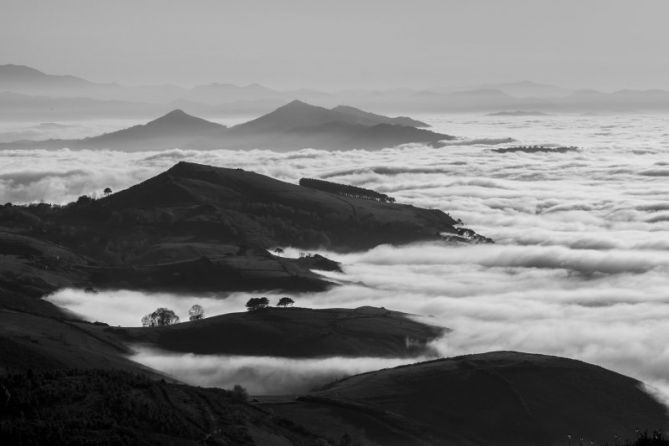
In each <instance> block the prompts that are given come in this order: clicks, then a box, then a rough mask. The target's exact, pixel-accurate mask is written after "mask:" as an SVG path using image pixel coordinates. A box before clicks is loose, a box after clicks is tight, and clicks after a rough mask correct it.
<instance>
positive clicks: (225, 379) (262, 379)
mask: <svg viewBox="0 0 669 446" xmlns="http://www.w3.org/2000/svg"><path fill="white" fill-rule="evenodd" d="M136 352H137V353H136V354H135V355H134V356H132V359H134V360H135V361H138V362H141V363H142V364H145V365H147V366H149V367H153V368H155V369H157V370H161V371H163V372H165V373H168V374H169V375H171V376H174V377H176V378H178V379H179V380H182V381H183V382H186V383H188V384H191V385H196V386H213V387H223V388H228V389H230V388H232V387H234V386H235V385H236V384H239V385H241V386H243V387H244V388H245V389H246V390H247V391H248V392H249V393H251V394H253V395H288V394H300V393H305V392H308V391H310V390H312V389H314V388H317V387H320V386H323V385H325V384H328V383H330V382H332V381H336V380H338V379H341V378H345V377H347V376H350V375H354V374H358V373H364V372H369V371H372V370H379V369H383V368H388V367H395V366H398V365H402V364H408V363H412V362H418V361H421V360H424V359H425V358H415V359H406V358H402V359H399V358H398V359H388V358H342V357H331V358H315V359H292V358H277V357H270V356H222V355H194V354H173V353H166V352H161V351H159V350H152V349H147V348H141V347H136Z"/></svg>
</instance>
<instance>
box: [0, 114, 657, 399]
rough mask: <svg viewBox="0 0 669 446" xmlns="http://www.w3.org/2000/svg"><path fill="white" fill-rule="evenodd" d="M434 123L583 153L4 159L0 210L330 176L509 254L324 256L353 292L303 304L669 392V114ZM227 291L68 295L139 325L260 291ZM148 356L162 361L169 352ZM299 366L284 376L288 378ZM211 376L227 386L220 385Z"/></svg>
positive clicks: (457, 350)
mask: <svg viewBox="0 0 669 446" xmlns="http://www.w3.org/2000/svg"><path fill="white" fill-rule="evenodd" d="M421 118H422V117H421ZM428 120H429V119H428ZM430 122H432V123H434V124H435V126H436V130H438V131H444V132H446V133H451V134H458V135H462V136H463V137H464V138H467V139H468V140H470V141H471V140H475V139H479V138H486V139H498V138H506V137H513V138H515V139H517V140H518V141H519V143H521V144H541V143H559V144H564V145H577V146H580V147H581V149H582V150H581V151H580V152H572V153H535V154H529V153H522V152H519V153H504V154H502V153H496V152H493V151H491V150H490V147H489V146H487V145H484V144H476V143H474V144H472V143H467V142H466V141H465V140H463V142H462V143H461V144H459V145H457V144H456V145H451V146H449V147H446V148H442V149H429V148H425V147H417V146H407V147H402V148H396V149H387V150H382V151H378V152H367V151H350V152H333V153H331V152H322V151H315V150H301V151H297V152H292V153H284V154H279V153H274V152H271V151H250V152H236V151H213V152H201V151H183V150H171V151H165V152H161V153H135V154H122V153H114V152H86V151H84V152H76V153H75V152H69V151H57V152H49V153H47V152H38V151H32V152H31V151H27V152H5V153H0V161H2V162H3V163H2V164H0V166H2V167H0V201H2V200H4V201H10V200H17V201H31V200H40V199H44V200H47V201H49V200H59V201H60V200H66V199H72V198H74V197H76V195H77V194H80V193H86V192H89V191H93V190H101V189H102V188H103V187H105V186H108V185H110V186H111V187H112V188H113V189H114V188H115V189H118V188H121V187H125V186H128V185H130V184H132V183H134V182H136V181H138V180H141V179H144V178H148V177H149V176H150V175H152V174H154V173H157V172H159V171H161V170H164V169H166V168H168V167H169V166H171V165H172V164H173V163H175V162H177V161H180V160H189V161H196V162H201V163H207V164H214V165H222V166H228V167H242V168H245V169H249V170H256V171H259V172H261V173H265V174H268V175H271V176H274V177H277V178H280V179H283V180H287V181H293V182H294V181H297V180H298V179H299V178H300V177H304V176H309V177H323V178H329V179H330V180H332V181H341V182H346V183H350V184H355V185H359V186H362V187H368V188H373V189H376V190H379V191H382V192H384V193H388V194H390V195H392V196H394V197H396V198H397V200H398V201H399V202H407V203H412V204H414V205H417V206H424V207H432V208H439V209H442V210H445V211H447V212H449V213H450V214H451V215H452V216H454V217H455V218H461V219H462V220H463V221H464V222H465V223H466V224H467V225H468V226H469V227H472V228H473V229H475V230H476V231H477V232H480V233H482V234H484V235H486V236H489V237H492V238H494V239H495V240H496V241H497V244H495V245H490V246H469V247H465V246H461V247H454V246H449V245H445V244H430V245H412V246H405V247H400V248H398V247H390V246H380V247H377V248H375V249H373V250H371V251H368V252H364V253H355V254H348V255H337V254H334V253H327V252H324V253H323V254H325V255H327V256H331V257H334V258H336V259H337V260H340V261H341V262H342V263H343V264H344V269H345V273H344V274H332V273H328V274H329V275H331V276H332V277H333V278H336V279H338V280H340V281H342V282H344V283H345V284H344V285H343V286H341V287H338V288H336V289H333V290H331V291H328V292H326V293H321V294H304V295H300V296H295V300H296V301H297V303H298V305H303V306H312V307H332V306H340V307H342V306H345V307H356V306H360V305H376V306H385V307H387V308H393V309H397V310H403V311H407V312H410V313H413V314H416V315H420V316H421V317H427V318H428V320H430V321H433V322H435V323H439V324H442V325H444V326H448V327H450V328H453V329H454V331H453V332H452V333H451V334H449V335H448V336H446V337H445V338H443V339H441V340H439V341H437V342H436V343H435V347H436V348H438V350H439V351H440V353H441V354H443V355H449V356H450V355H455V354H464V353H475V352H482V351H489V350H496V349H513V350H521V351H529V352H537V353H547V354H556V355H563V356H568V357H572V358H577V359H582V360H585V361H588V362H592V363H595V364H598V365H602V366H605V367H608V368H611V369H614V370H617V371H620V372H622V373H625V374H629V375H632V376H635V377H637V378H640V379H643V380H645V381H646V382H647V383H649V384H652V385H655V386H656V387H658V388H667V387H668V386H669V372H668V370H669V349H667V348H666V344H667V341H668V340H669V325H668V324H667V323H666V321H667V320H669V293H668V290H669V274H668V273H669V207H668V205H667V203H669V188H667V184H666V180H667V177H666V171H667V169H668V165H667V161H666V159H667V154H668V153H669V134H667V132H666V128H667V124H668V123H669V120H668V119H667V117H666V116H633V115H629V116H618V117H613V116H554V117H553V116H551V117H532V121H531V122H528V121H527V118H518V117H480V116H473V115H472V116H459V117H455V116H454V117H444V118H439V119H433V120H431V121H430ZM98 166H101V167H98ZM39 172H42V175H41V176H40V174H39ZM288 252H290V250H289V251H288ZM219 297H220V296H218V297H217V296H208V297H202V298H193V297H187V298H184V297H179V296H165V295H162V296H155V295H151V296H143V295H132V294H130V293H127V292H122V293H115V294H113V295H96V296H86V295H85V294H84V293H82V292H79V291H75V290H67V291H62V292H61V293H59V294H57V295H56V296H54V297H53V299H54V301H56V302H59V303H61V304H63V305H65V306H66V307H68V308H73V309H75V310H78V311H80V312H82V313H84V314H87V315H89V316H90V317H92V318H95V319H103V318H104V317H108V318H109V319H111V318H112V317H113V318H114V322H111V323H119V324H121V323H123V324H125V323H127V322H131V321H134V323H135V324H136V322H137V320H138V319H139V317H141V315H142V314H144V313H145V312H148V311H149V310H150V309H153V308H152V307H155V306H158V303H159V302H165V305H173V306H175V309H178V312H181V313H182V314H185V310H184V309H186V308H187V307H188V306H189V305H190V304H192V303H201V304H203V305H204V306H205V308H209V309H210V314H213V313H216V312H218V311H221V312H223V311H237V310H241V309H242V308H243V306H242V304H243V302H244V301H245V299H247V298H248V297H249V295H246V294H232V295H230V296H229V297H227V299H225V300H220V299H219ZM201 299H205V300H204V301H202V300H201ZM206 299H209V300H206ZM182 301H183V303H182ZM144 302H146V303H144ZM140 303H141V304H140ZM176 307H178V308H176ZM102 309H104V311H102ZM129 315H131V316H129ZM142 357H144V358H145V359H143V360H145V361H147V362H151V363H155V364H158V363H159V362H158V361H159V357H160V354H157V353H155V352H153V353H151V354H148V353H146V355H144V356H142ZM154 361H156V362H154ZM165 361H167V359H166V360H165ZM210 361H219V363H220V364H221V366H220V367H223V365H225V367H226V368H227V369H228V370H227V371H226V372H225V373H228V374H232V375H234V371H230V370H229V369H230V367H232V369H234V368H235V367H237V365H239V364H240V362H239V361H236V362H235V361H231V360H227V359H221V358H219V359H212V358H209V359H207V361H205V362H203V364H205V363H206V364H207V365H206V367H211V362H210ZM277 361H278V360H277ZM195 363H197V361H196V360H195V359H193V360H192V361H191V364H195ZM235 364H237V365H235ZM276 364H284V363H280V362H277V363H276ZM203 367H205V366H204V365H203ZM220 367H219V368H220ZM239 367H241V365H239ZM276 367H279V368H281V367H283V366H279V365H277V366H276ZM276 367H275V368H276ZM290 367H292V365H290V366H289V365H285V367H284V368H283V369H282V370H284V372H286V373H288V371H289V370H291V368H290ZM356 367H357V366H356ZM356 367H354V366H350V368H349V373H352V372H355V371H356V370H359V369H357V368H356ZM218 373H222V372H216V373H213V372H212V373H209V374H208V373H204V372H203V373H202V374H200V375H199V377H198V378H197V379H198V381H197V382H199V383H205V382H208V383H216V382H228V381H230V380H231V379H232V378H229V377H226V378H225V379H223V380H220V379H219V377H218V375H217V374H218ZM314 373H316V372H314ZM319 373H320V372H319ZM177 375H178V373H177ZM207 376H211V377H214V378H212V379H211V380H209V381H207V378H206V377H207ZM194 379H195V378H194ZM261 382H262V383H261ZM268 382H269V378H268V380H267V381H263V379H260V378H259V381H258V383H259V384H257V385H258V386H260V388H263V389H265V390H266V391H273V392H274V391H276V390H277V389H274V388H271V386H270V387H267V386H269V384H267V383H268ZM278 382H281V381H280V380H279V381H278ZM287 386H288V387H290V385H289V384H287Z"/></svg>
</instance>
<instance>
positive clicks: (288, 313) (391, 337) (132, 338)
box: [106, 307, 444, 358]
mask: <svg viewBox="0 0 669 446" xmlns="http://www.w3.org/2000/svg"><path fill="white" fill-rule="evenodd" d="M407 316H408V315H406V314H404V313H399V312H396V311H390V310H386V309H383V308H374V307H360V308H356V309H353V310H352V309H345V308H330V309H321V310H313V309H309V308H266V309H263V310H257V311H250V312H244V313H230V314H225V315H221V316H214V317H210V318H207V319H204V320H200V321H193V322H185V323H181V324H176V325H172V326H167V327H151V328H109V329H107V330H106V331H107V332H108V333H111V334H114V335H117V336H118V337H119V338H120V339H122V340H124V341H126V342H130V343H144V344H149V345H150V346H152V347H157V348H160V349H163V350H169V351H177V352H190V353H197V354H229V355H256V356H283V357H296V358H299V357H303V358H315V357H330V356H348V357H355V356H373V357H407V356H418V355H421V354H427V353H429V352H430V350H429V348H428V347H427V343H428V342H429V341H431V340H433V339H436V338H437V337H439V336H441V335H442V334H443V333H444V329H442V328H439V327H434V326H430V325H426V324H423V323H420V322H417V321H414V320H412V319H410V318H408V317H407Z"/></svg>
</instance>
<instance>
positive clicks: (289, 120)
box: [232, 99, 341, 133]
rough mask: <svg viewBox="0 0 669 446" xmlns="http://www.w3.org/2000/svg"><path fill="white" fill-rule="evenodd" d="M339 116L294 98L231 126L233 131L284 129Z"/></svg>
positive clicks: (326, 121) (318, 123) (314, 123)
mask: <svg viewBox="0 0 669 446" xmlns="http://www.w3.org/2000/svg"><path fill="white" fill-rule="evenodd" d="M338 118H339V116H337V115H336V114H334V113H332V112H331V111H330V110H328V109H327V108H324V107H318V106H316V105H311V104H307V103H306V102H302V101H300V100H297V99H296V100H294V101H291V102H289V103H288V104H286V105H282V106H281V107H279V108H277V109H276V110H274V111H272V112H270V113H267V114H266V115H263V116H261V117H259V118H257V119H254V120H252V121H249V122H245V123H244V124H240V125H238V126H235V127H233V129H232V131H233V132H234V133H249V132H252V133H255V132H275V131H285V130H291V129H296V128H303V127H313V126H319V125H323V124H325V123H328V122H337V121H340V120H341V119H338Z"/></svg>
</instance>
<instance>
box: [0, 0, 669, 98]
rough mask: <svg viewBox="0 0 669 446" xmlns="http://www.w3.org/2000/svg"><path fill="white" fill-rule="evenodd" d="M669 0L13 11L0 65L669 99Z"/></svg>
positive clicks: (105, 4) (182, 80)
mask: <svg viewBox="0 0 669 446" xmlns="http://www.w3.org/2000/svg"><path fill="white" fill-rule="evenodd" d="M667 17H669V1H666V0H635V1H632V0H624V1H622V0H571V1H569V0H506V1H501V0H486V1H484V0H467V1H465V0H459V1H458V0H414V1H411V2H409V1H405V0H402V1H392V0H364V1H363V0H356V1H351V0H336V1H330V0H327V1H325V0H324V1H316V0H281V1H278V0H263V1H254V0H246V1H241V0H194V1H185V0H181V1H172V0H105V1H103V0H96V1H91V0H50V1H43V0H0V63H17V64H26V65H30V66H34V67H36V68H39V69H41V70H43V71H47V72H51V73H71V74H76V75H79V76H82V77H86V78H89V79H91V80H95V81H119V82H123V83H167V82H172V83H179V84H185V85H189V84H195V83H203V82H207V83H208V82H214V81H216V82H231V83H238V84H239V83H242V84H246V83H252V82H260V83H263V84H268V85H270V86H274V87H282V88H285V87H318V88H340V87H379V88H386V87H401V86H407V87H419V88H420V87H432V86H448V85H473V84H476V83H484V82H495V81H514V80H521V79H531V80H535V81H539V82H549V83H555V84H560V85H563V86H567V87H596V88H601V89H613V88H653V87H662V88H669V57H668V56H667V55H668V54H669V26H667Z"/></svg>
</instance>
